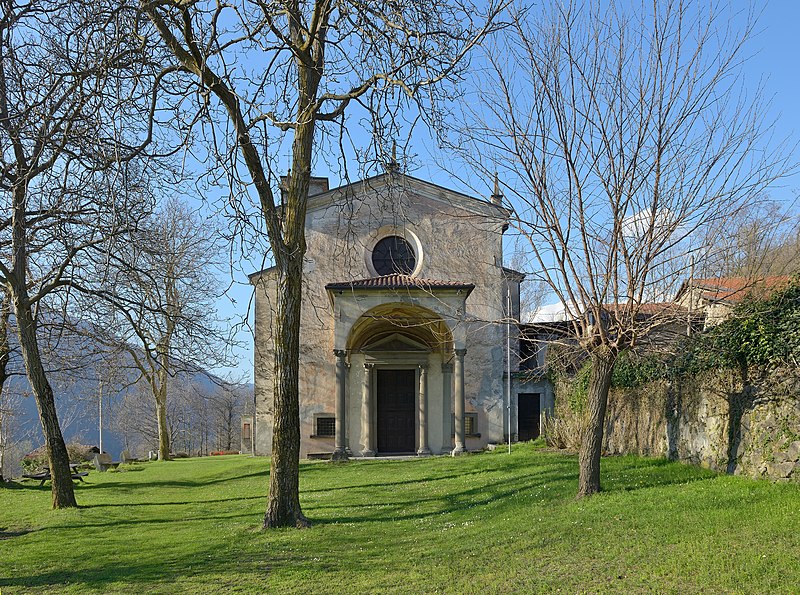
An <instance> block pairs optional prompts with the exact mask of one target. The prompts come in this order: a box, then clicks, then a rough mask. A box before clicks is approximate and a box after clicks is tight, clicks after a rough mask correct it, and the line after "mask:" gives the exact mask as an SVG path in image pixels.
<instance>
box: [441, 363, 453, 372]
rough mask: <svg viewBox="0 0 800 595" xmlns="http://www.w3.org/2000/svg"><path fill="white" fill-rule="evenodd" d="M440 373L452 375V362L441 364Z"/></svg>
mask: <svg viewBox="0 0 800 595" xmlns="http://www.w3.org/2000/svg"><path fill="white" fill-rule="evenodd" d="M442 372H443V373H444V374H452V373H453V362H446V363H444V364H442Z"/></svg>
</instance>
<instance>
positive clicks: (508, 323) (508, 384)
mask: <svg viewBox="0 0 800 595" xmlns="http://www.w3.org/2000/svg"><path fill="white" fill-rule="evenodd" d="M506 310H507V311H506V410H507V412H508V454H511V285H508V286H507V288H506Z"/></svg>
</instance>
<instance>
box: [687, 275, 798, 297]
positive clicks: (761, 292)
mask: <svg viewBox="0 0 800 595" xmlns="http://www.w3.org/2000/svg"><path fill="white" fill-rule="evenodd" d="M789 280H790V277H788V276H781V277H762V278H756V279H753V278H748V277H714V278H710V279H695V280H694V281H692V285H693V286H694V287H696V288H697V289H700V290H701V294H700V297H702V298H703V299H705V300H709V301H712V302H729V303H738V302H741V301H742V300H743V299H744V298H745V297H746V296H748V295H751V294H755V295H758V296H760V297H767V296H768V295H769V294H771V293H772V292H773V291H775V290H777V289H781V288H782V287H784V286H786V285H787V284H788V283H789Z"/></svg>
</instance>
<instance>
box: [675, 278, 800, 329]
mask: <svg viewBox="0 0 800 595" xmlns="http://www.w3.org/2000/svg"><path fill="white" fill-rule="evenodd" d="M789 281H790V277H788V276H781V277H760V278H748V277H715V278H710V279H689V280H687V281H684V282H683V284H682V285H681V287H680V289H679V290H678V294H677V295H676V296H675V302H676V303H677V304H679V305H681V306H683V307H684V308H686V309H687V311H688V312H689V313H690V314H692V315H694V316H701V317H705V328H708V327H709V326H714V325H715V324H719V323H720V322H722V321H723V320H725V318H727V317H728V316H729V315H730V313H731V310H733V308H734V307H735V306H736V305H737V304H739V303H740V302H741V301H742V300H743V299H745V298H746V297H749V296H754V297H759V298H766V297H768V296H769V295H770V294H771V293H772V292H773V291H776V290H778V289H782V288H784V287H786V285H788V284H789Z"/></svg>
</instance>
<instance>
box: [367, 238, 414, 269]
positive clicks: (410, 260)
mask: <svg viewBox="0 0 800 595" xmlns="http://www.w3.org/2000/svg"><path fill="white" fill-rule="evenodd" d="M372 266H373V267H375V272H376V273H378V274H379V275H393V274H401V275H410V274H411V273H412V272H413V271H414V267H416V266H417V258H416V256H415V255H414V249H413V248H412V247H411V244H409V243H408V242H407V241H406V239H405V238H401V237H400V236H387V237H385V238H383V239H382V240H381V241H379V242H378V243H377V244H375V247H374V248H373V249H372Z"/></svg>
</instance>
